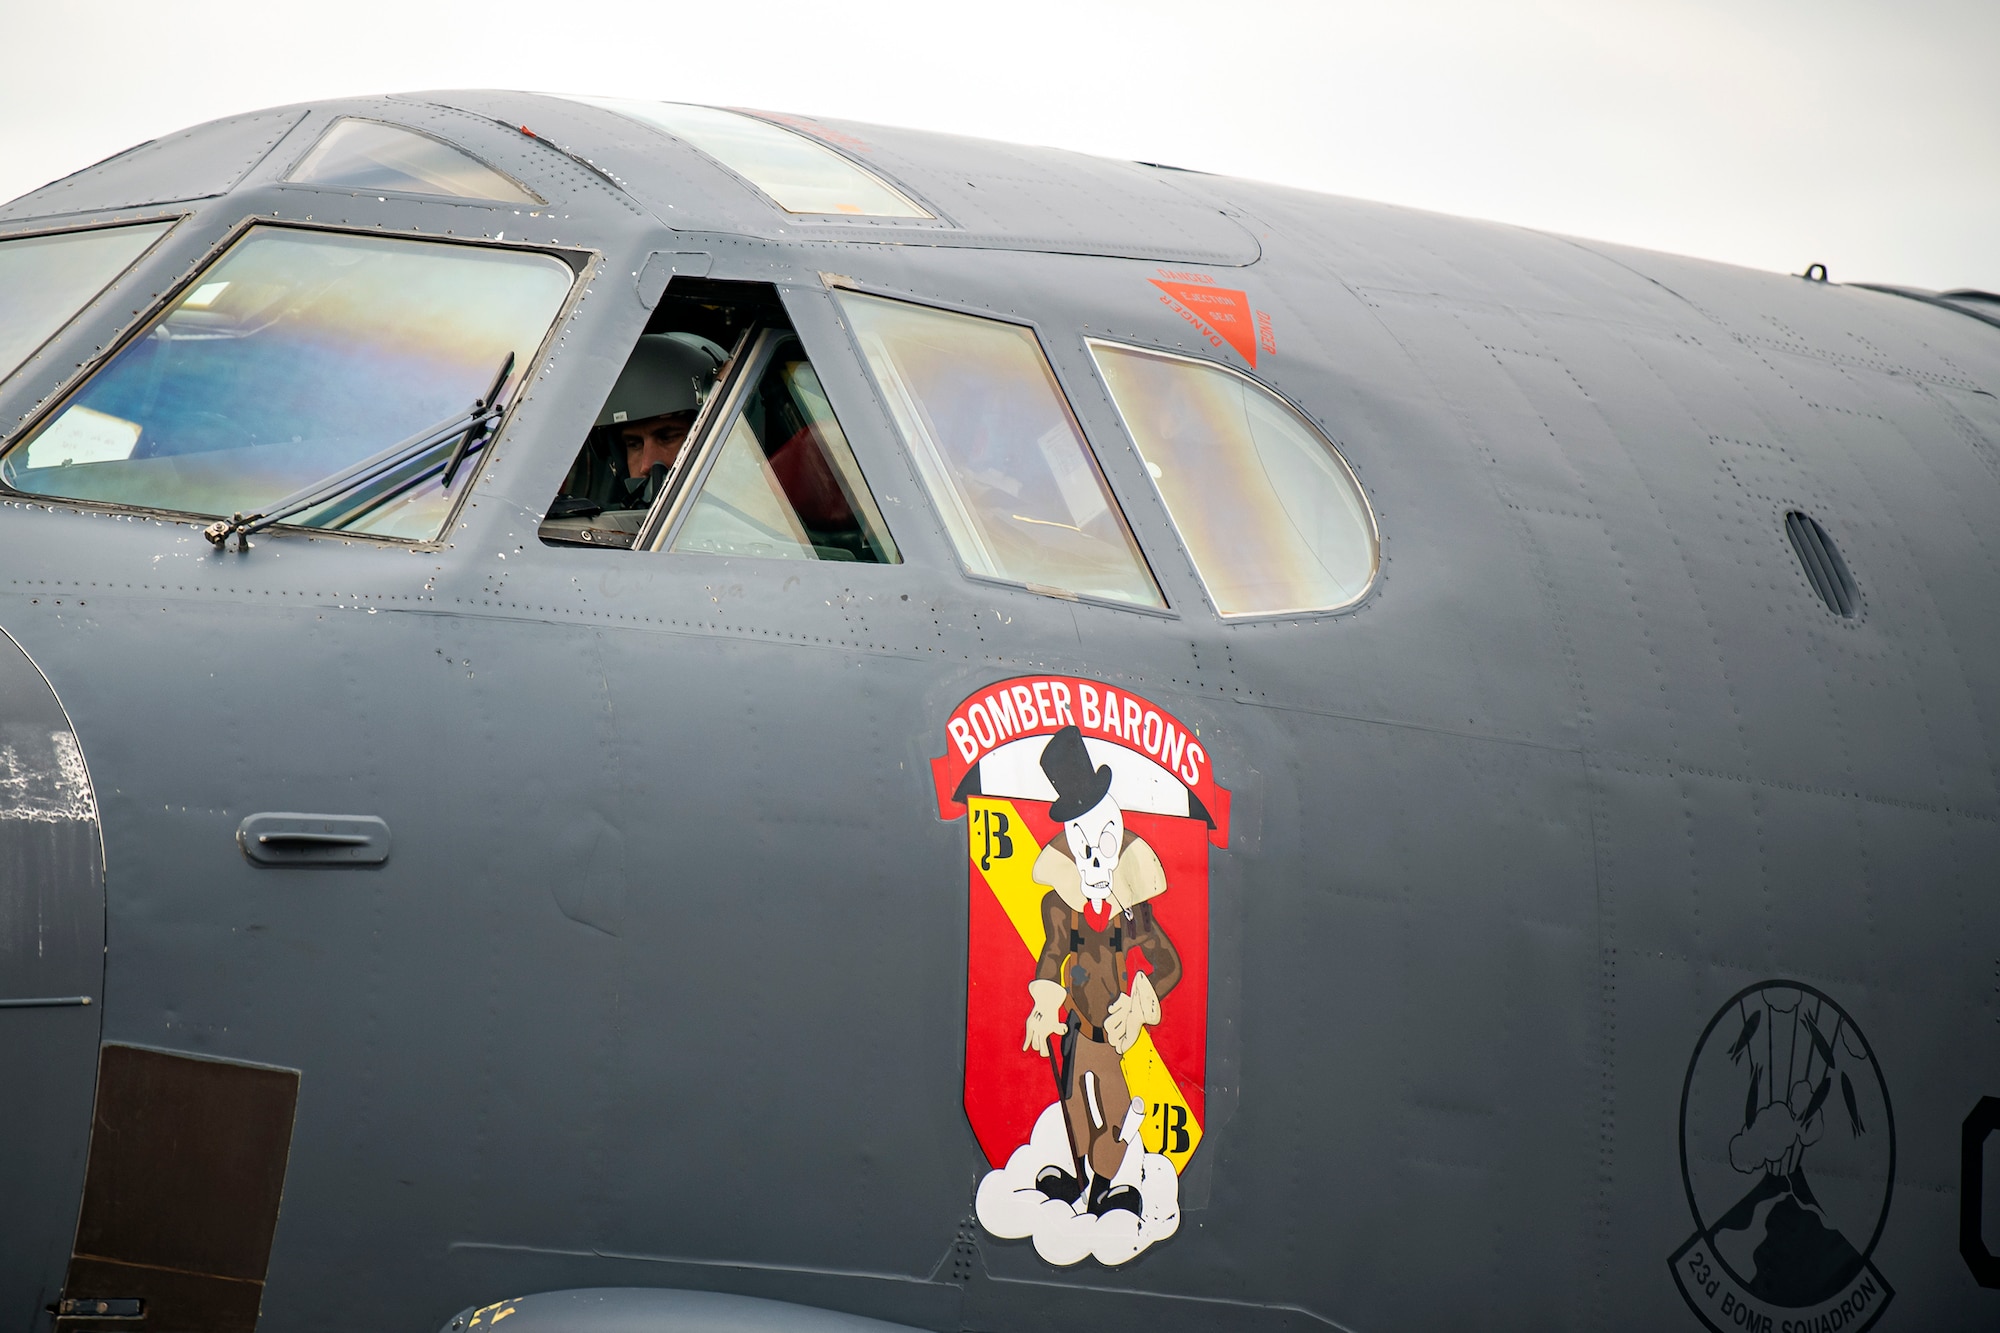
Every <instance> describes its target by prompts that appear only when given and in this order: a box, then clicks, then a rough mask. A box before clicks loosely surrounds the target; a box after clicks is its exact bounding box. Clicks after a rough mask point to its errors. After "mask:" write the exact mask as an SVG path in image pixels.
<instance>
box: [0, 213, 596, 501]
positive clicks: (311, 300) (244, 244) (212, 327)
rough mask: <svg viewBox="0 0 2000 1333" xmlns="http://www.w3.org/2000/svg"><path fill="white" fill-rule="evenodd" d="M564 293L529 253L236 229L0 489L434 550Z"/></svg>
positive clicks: (36, 437)
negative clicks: (425, 544) (419, 544)
mask: <svg viewBox="0 0 2000 1333" xmlns="http://www.w3.org/2000/svg"><path fill="white" fill-rule="evenodd" d="M575 282H576V273H575V270H573V269H572V268H571V267H570V265H569V264H567V263H566V262H564V261H563V260H561V259H559V258H557V257H555V256H554V255H550V254H544V253H539V252H535V251H526V250H514V249H505V248H501V247H497V246H482V245H472V244H454V243H450V242H442V241H416V240H407V239H402V238H397V237H389V236H375V235H355V234H350V233H342V232H324V231H311V230H305V229H302V228H296V227H283V226H273V225H263V226H255V227H251V228H249V229H248V230H247V231H245V232H244V233H243V234H242V235H241V236H240V237H238V238H237V240H236V241H235V242H234V244H232V245H231V246H230V247H229V248H228V249H227V250H226V251H224V252H223V254H222V255H221V256H220V257H219V258H218V259H216V260H215V261H214V262H213V263H212V264H210V265H209V266H208V268H207V269H206V270H205V271H204V272H202V273H201V275H200V276H199V277H197V278H196V279H195V280H194V281H193V282H192V283H191V284H189V286H188V287H187V288H186V289H185V290H184V291H183V292H181V293H180V295H179V296H178V297H176V298H175V299H174V300H173V301H172V303H171V304H169V305H168V306H167V308H166V309H165V311H163V312H162V313H161V314H159V315H158V316H157V317H155V318H154V319H153V320H152V321H151V322H150V323H149V324H147V325H146V326H145V327H144V328H143V329H142V330H141V331H140V332H139V334H138V335H137V336H136V337H134V338H132V339H131V340H130V341H128V342H127V343H126V344H125V345H124V346H123V347H122V348H120V349H119V350H118V351H117V352H116V353H115V354H113V355H112V356H111V358H110V359H109V360H108V361H106V362H105V363H104V364H103V366H101V367H100V368H99V369H98V370H97V371H96V373H94V374H93V375H92V376H91V377H90V378H89V379H88V380H86V381H85V382H84V383H83V384H82V386H81V387H79V388H78V389H77V390H76V391H75V392H73V393H72V394H70V395H69V396H68V398H66V399H65V400H64V401H62V402H61V403H59V404H58V405H57V406H56V407H55V409H54V410H53V411H51V412H49V413H48V414H47V415H46V416H45V417H44V418H43V419H42V420H41V421H40V422H39V423H38V424H37V425H36V426H35V427H34V428H33V429H32V430H31V431H30V432H29V433H28V434H27V435H26V436H24V437H23V438H22V439H21V440H20V441H18V442H17V443H16V444H14V445H13V447H11V448H10V449H9V450H8V451H7V453H6V455H5V456H4V457H0V482H4V483H5V484H6V485H7V486H8V487H10V488H12V489H13V490H14V491H16V492H21V493H26V494H30V495H43V496H51V497H60V498H63V499H69V500H80V501H84V502H92V503H104V504H111V505H119V506H129V507H135V508H143V509H151V510H164V511H167V512H170V513H176V514H185V515H197V516H206V517H215V518H218V519H223V520H230V521H239V520H240V522H241V523H242V524H243V525H246V526H247V525H250V524H253V523H257V524H262V523H264V522H265V521H269V522H276V521H282V522H284V523H285V524H288V525H291V526H296V527H306V528H318V529H324V530H333V531H338V532H343V533H360V534H366V535H369V536H376V537H391V538H401V539H404V540H411V541H429V540H434V539H436V538H437V537H438V536H439V535H440V532H441V530H442V528H443V526H444V523H445V522H446V520H447V518H448V517H449V515H450V513H451V511H452V508H453V507H454V505H455V504H456V501H457V497H458V496H459V495H461V494H462V493H463V492H464V490H465V487H466V486H467V485H468V484H469V478H470V477H471V475H472V474H473V472H475V471H476V470H477V468H476V464H477V459H476V458H474V457H472V455H474V454H476V453H477V452H478V451H479V450H480V449H481V448H482V447H483V444H484V441H485V440H486V439H488V438H491V435H492V432H493V430H494V429H496V428H497V422H498V420H499V413H500V411H501V409H502V407H503V406H504V404H505V402H506V401H507V399H508V398H509V396H510V394H511V392H512V388H513V386H514V385H517V384H519V383H520V382H521V381H522V379H523V378H524V375H525V372H526V371H527V370H528V368H529V367H530V366H531V365H532V363H533V362H534V359H535V357H536V355H537V353H538V352H539V350H540V348H541V346H542V343H543V340H544V339H545V338H546V337H547V336H548V332H549V329H550V327H551V326H552V325H553V323H554V322H555V319H556V316H557V314H558V313H560V311H561V310H562V308H563V303H564V301H565V300H566V299H567V298H568V295H569V292H570V290H571V288H572V287H573V286H574V284H575ZM217 526H218V527H225V526H228V525H227V524H221V525H217ZM213 535H214V529H211V536H213ZM244 535H247V534H244Z"/></svg>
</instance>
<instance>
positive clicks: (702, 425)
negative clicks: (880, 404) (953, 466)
mask: <svg viewBox="0 0 2000 1333" xmlns="http://www.w3.org/2000/svg"><path fill="white" fill-rule="evenodd" d="M647 328H648V332H646V333H644V334H642V335H641V336H640V337H639V340H638V342H637V344H636V345H635V346H634V347H633V349H632V351H631V353H630V355H628V356H627V357H626V360H625V366H624V368H623V369H622V370H621V371H620V372H619V374H618V379H617V380H616V382H615V383H613V385H612V387H611V392H610V393H609V394H607V395H606V397H605V399H604V405H603V407H602V408H601V409H599V411H598V414H597V420H596V423H595V424H594V426H593V427H592V429H591V430H590V431H589V432H588V433H587V434H586V435H585V437H584V440H583V447H582V448H581V449H579V450H578V451H577V455H576V462H575V463H574V464H572V465H571V467H570V470H569V475H568V476H566V477H565V478H564V479H563V483H562V489H561V491H559V492H558V493H557V495H556V497H555V499H554V501H553V502H551V504H550V505H549V511H548V516H547V518H545V519H544V520H543V522H542V525H541V536H542V540H544V541H547V542H560V543H578V544H582V545H590V546H614V547H616V546H623V547H629V546H632V545H634V544H635V542H637V543H639V544H642V545H644V546H645V547H647V548H648V549H651V550H660V549H665V550H669V551H678V552H700V553H705V554H709V555H726V556H750V557H755V558H760V559H774V560H848V561H859V562H862V563H864V564H895V563H897V562H898V561H899V560H900V559H901V558H902V557H901V556H900V555H898V554H897V551H896V543H895V541H894V540H893V539H892V538H891V537H890V536H889V528H888V525H887V524H886V523H884V522H883V521H882V512H881V510H880V509H879V508H877V507H876V504H875V497H874V495H873V494H871V493H870V491H869V489H868V482H867V480H866V479H865V478H863V476H862V475H861V468H860V465H859V464H858V463H857V462H856V461H855V458H854V453H853V451H852V450H851V449H850V448H849V447H848V443H847V435H846V432H844V431H842V430H841V428H840V422H839V420H838V419H837V418H835V416H834V414H833V405H832V404H831V403H830V402H828V401H827V396H826V390H825V388H824V387H823V386H822V385H821V384H820V379H819V374H818V372H817V371H815V370H814V369H813V365H812V361H811V359H810V358H809V357H808V356H807V355H806V350H805V346H804V344H803V343H801V342H800V341H799V336H798V334H797V333H796V332H794V331H793V329H792V326H791V320H790V318H789V317H788V315H787V314H786V311H785V306H784V302H783V301H782V300H781V299H780V298H779V296H778V293H777V289H776V288H774V287H772V286H770V285H769V284H766V283H751V282H724V281H711V280H709V279H705V278H686V277H680V278H675V279H674V280H673V283H672V285H671V286H669V287H668V289H667V291H666V294H665V296H664V297H663V299H662V300H661V301H660V303H659V306H658V307H657V308H656V309H655V310H654V312H653V317H652V319H651V320H650V321H649V323H648V325H647ZM725 347H727V348H729V349H731V350H729V351H724V350H723V349H724V348H725Z"/></svg>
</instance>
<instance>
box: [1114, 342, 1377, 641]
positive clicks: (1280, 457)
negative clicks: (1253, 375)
mask: <svg viewBox="0 0 2000 1333" xmlns="http://www.w3.org/2000/svg"><path fill="white" fill-rule="evenodd" d="M1090 350H1091V353H1092V355H1094V356H1095V357H1096V358H1097V365H1098V368H1099V370H1101V371H1102V372H1103V374H1104V379H1105V382H1106V383H1107V384H1108V385H1109V386H1110V388H1111V396H1112V399H1113V400H1114V401H1115V402H1116V404H1117V406H1118V412H1119V415H1121V416H1122V417H1123V418H1124V419H1125V425H1126V428H1127V429H1128V430H1130V431H1131V432H1132V439H1133V442H1134V443H1136V444H1137V445H1138V446H1139V453H1140V455H1141V456H1142V457H1143V458H1144V459H1145V461H1146V470H1147V471H1148V472H1149V473H1151V474H1152V477H1153V484H1154V485H1155V486H1157V487H1158V488H1159V491H1160V498H1161V499H1162V500H1164V501H1165V502H1166V506H1167V512H1168V514H1170V515H1171V516H1172V518H1173V521H1174V526H1175V527H1176V528H1177V529H1179V531H1180V535H1181V540H1182V541H1183V542H1185V543H1186V544H1187V549H1188V554H1189V555H1191V556H1192V557H1193V558H1194V563H1195V568H1196V569H1197V570H1199V571H1200V573H1201V580H1202V584H1203V585H1204V586H1205V587H1206V588H1207V589H1208V594H1209V596H1210V597H1211V598H1212V599H1213V600H1214V602H1215V607H1216V610H1217V611H1219V612H1221V613H1222V614H1223V615H1225V616H1249V615H1270V614H1275V613H1279V612H1285V611H1325V610H1331V609H1333V608H1335V607H1340V606H1345V605H1347V604H1348V603H1350V602H1353V601H1355V600H1356V599H1358V598H1359V597H1360V596H1361V594H1362V593H1364V592H1366V591H1367V590H1368V585H1369V583H1370V582H1371V581H1373V579H1374V577H1375V568H1376V563H1377V556H1378V544H1377V539H1376V535H1375V520H1374V517H1373V515H1372V514H1370V512H1369V509H1368V501H1367V498H1366V497H1365V496H1363V495H1362V493H1361V487H1360V484H1359V483H1357V482H1356V481H1355V479H1354V474H1353V473H1352V472H1351V471H1349V470H1348V467H1347V462H1346V460H1345V459H1343V458H1342V457H1341V456H1340V453H1339V451H1338V450H1336V449H1335V448H1334V447H1333V445H1332V444H1331V443H1330V442H1329V441H1328V440H1327V438H1326V437H1325V436H1324V435H1321V434H1320V433H1319V431H1317V430H1315V429H1314V428H1313V426H1312V423H1311V422H1309V421H1307V420H1306V419H1305V418H1304V417H1303V416H1301V415H1300V414H1299V413H1298V412H1297V411H1296V410H1295V409H1294V408H1293V407H1292V406H1291V405H1290V404H1289V403H1287V402H1285V401H1284V400H1283V399H1281V398H1279V397H1278V396H1277V395H1276V394H1274V393H1272V392H1271V391H1270V390H1269V389H1267V388H1265V387H1264V386H1263V385H1261V384H1258V383H1257V382H1256V381H1254V380H1252V379H1250V378H1248V377H1247V376H1244V375H1240V374H1238V373H1236V372H1235V371H1233V370H1229V369H1227V368H1225V367H1223V366H1218V365H1215V364H1214V363H1212V362H1208V361H1198V360H1194V359H1192V358H1190V357H1182V356H1172V355H1169V354H1167V353H1163V352H1151V351H1145V350H1142V349H1140V348H1136V347H1123V346H1119V345H1118V344H1116V343H1108V342H1099V341H1096V340H1092V342H1091V344H1090Z"/></svg>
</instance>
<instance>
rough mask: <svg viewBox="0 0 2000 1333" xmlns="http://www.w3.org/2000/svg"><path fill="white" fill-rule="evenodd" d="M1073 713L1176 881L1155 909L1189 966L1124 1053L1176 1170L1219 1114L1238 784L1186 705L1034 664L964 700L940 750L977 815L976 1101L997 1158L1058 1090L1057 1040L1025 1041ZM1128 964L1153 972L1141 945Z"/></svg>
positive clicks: (944, 806) (948, 802)
mask: <svg viewBox="0 0 2000 1333" xmlns="http://www.w3.org/2000/svg"><path fill="white" fill-rule="evenodd" d="M1067 726H1075V727H1076V728H1077V729H1078V731H1079V732H1080V733H1081V735H1082V737H1083V739H1084V743H1085V745H1086V747H1087V748H1088V750H1089V752H1090V758H1091V761H1092V763H1093V764H1096V765H1108V766H1109V767H1110V768H1111V770H1112V786H1111V796H1112V798H1113V799H1114V800H1115V801H1116V802H1117V804H1118V806H1119V807H1120V809H1121V810H1122V812H1123V817H1124V821H1125V827H1126V830H1127V832H1128V833H1129V834H1136V835H1137V836H1138V837H1140V838H1142V839H1144V840H1145V841H1146V842H1147V843H1148V844H1149V845H1150V846H1151V847H1152V849H1153V851H1154V852H1155V853H1156V854H1157V855H1158V857H1159V860H1160V865H1161V867H1162V869H1163V870H1164V871H1165V879H1166V888H1165V891H1164V892H1162V893H1160V894H1159V895H1158V896H1157V897H1155V898H1153V899H1152V900H1150V902H1149V903H1148V907H1149V908H1150V909H1151V911H1152V914H1153V917H1154V919H1155V920H1156V921H1157V923H1158V925H1159V927H1160V929H1161V930H1162V931H1163V932H1164V933H1165V935H1166V936H1167V937H1168V939H1170V940H1171V941H1172V943H1173V945H1174V947H1175V949H1176V950H1177V951H1178V953H1179V956H1180V963H1181V977H1180V980H1179V982H1178V984H1176V985H1175V986H1174V987H1173V988H1172V990H1171V991H1170V992H1169V993H1168V994H1166V995H1165V996H1163V997H1161V1000H1160V1020H1159V1022H1158V1023H1155V1024H1152V1025H1151V1026H1149V1027H1147V1028H1146V1029H1145V1031H1144V1034H1143V1035H1142V1036H1141V1037H1140V1038H1139V1039H1138V1041H1137V1042H1135V1043H1134V1044H1133V1045H1132V1046H1131V1048H1130V1049H1129V1050H1127V1051H1126V1052H1125V1053H1124V1055H1123V1056H1122V1057H1120V1059H1121V1066H1122V1069H1123V1072H1124V1075H1125V1079H1126V1082H1127V1083H1128V1085H1129V1086H1130V1090H1131V1092H1132V1093H1133V1094H1134V1095H1135V1096H1137V1097H1139V1098H1142V1099H1143V1100H1144V1102H1145V1105H1146V1110H1145V1121H1144V1126H1143V1128H1142V1130H1141V1137H1142V1140H1143V1143H1144V1146H1145V1149H1146V1150H1147V1151H1148V1152H1155V1153H1159V1154H1161V1155H1163V1156H1165V1157H1166V1158H1167V1159H1168V1160H1169V1161H1171V1162H1172V1163H1173V1166H1174V1169H1175V1170H1176V1171H1179V1170H1181V1169H1183V1168H1184V1167H1185V1166H1186V1165H1187V1160H1188V1158H1189V1157H1190V1156H1192V1155H1193V1153H1194V1151H1195V1149H1196V1148H1197V1147H1198V1146H1199V1145H1200V1143H1201V1136H1202V1126H1203V1124H1204V1122H1205V1120H1206V1115H1207V1106H1206V1095H1205V1094H1206V1088H1205V1080H1206V1078H1207V1066H1208V952H1209V951H1208V854H1209V848H1210V847H1211V846H1216V847H1222V846H1226V845H1227V843H1228V837H1229V793H1228V792H1227V791H1226V790H1225V789H1223V788H1221V787H1219V786H1217V785H1216V783H1215V780H1214V778H1213V776H1212V774H1211V773H1210V771H1209V762H1208V754H1207V751H1206V750H1205V749H1204V747H1203V746H1202V744H1201V741H1200V739H1199V737H1197V736H1195V735H1194V734H1193V733H1192V732H1191V731H1190V730H1189V729H1188V728H1187V727H1186V726H1184V725H1183V724H1182V723H1181V721H1180V720H1179V719H1178V718H1176V717H1174V716H1173V715H1172V714H1171V713H1168V712H1167V711H1165V710H1164V709H1162V708H1160V707H1159V706H1157V705H1156V704H1153V703H1151V702H1149V701H1147V700H1145V699H1142V698H1139V697H1138V696H1136V695H1130V694H1127V693H1125V692H1124V691H1122V690H1119V689H1117V688H1116V687H1114V686H1107V685H1104V684H1102V683H1100V682H1097V681H1089V680H1081V679H1078V678H1076V677H1072V676H1021V677H1016V678H1014V679H1012V680H1005V681H1001V682H998V683H997V684H994V685H992V686H990V687H988V688H986V689H983V690H981V691H980V692H979V693H977V694H975V695H972V696H971V697H969V698H967V699H966V700H965V701H964V702H963V703H961V704H960V705H959V706H958V707H957V708H956V709H954V710H953V712H952V714H951V717H950V718H949V719H947V722H946V726H945V732H946V741H947V745H946V749H945V753H944V755H943V757H942V758H939V759H934V760H932V761H931V767H932V776H933V778H934V779H935V782H936V787H937V799H938V814H939V816H940V817H941V818H944V819H956V818H959V817H961V816H963V817H964V818H965V821H966V824H965V827H966V857H967V871H968V890H969V894H970V902H969V911H968V920H969V923H970V929H969V931H968V936H967V941H966V943H967V959H966V977H967V994H966V1005H965V1113H966V1116H967V1118H968V1119H969V1120H970V1121H971V1123H972V1129H973V1133H974V1134H975V1135H977V1136H978V1139H979V1144H980V1147H981V1148H982V1149H983V1150H984V1151H985V1153H986V1157H987V1160H988V1162H990V1163H991V1164H992V1165H993V1166H995V1167H999V1166H1001V1165H1002V1164H1003V1163H1005V1162H1006V1161H1007V1160H1008V1156H1009V1154H1010V1153H1011V1152H1013V1150H1014V1149H1016V1148H1018V1147H1020V1146H1021V1145H1022V1144H1023V1143H1025V1142H1026V1141H1027V1139H1028V1136H1029V1133H1030V1131H1031V1130H1032V1129H1033V1127H1034V1125H1035V1121H1036V1118H1037V1116H1038V1115H1040V1114H1041V1113H1042V1111H1043V1110H1044V1108H1046V1107H1048V1106H1049V1105H1050V1103H1051V1102H1052V1101H1054V1100H1056V1094H1057V1086H1058V1084H1057V1078H1056V1074H1055V1070H1054V1067H1053V1062H1052V1052H1051V1050H1048V1049H1039V1050H1023V1049H1022V1043H1023V1036H1024V1026H1025V1021H1026V1019H1027V1015H1028V1012H1029V1010H1030V1008H1031V1007H1032V1001H1031V999H1030V995H1029V989H1028V983H1029V982H1030V981H1032V980H1033V979H1034V977H1035V969H1036V962H1037V958H1038V956H1039V955H1040V954H1041V952H1042V945H1043V925H1042V922H1043V915H1042V905H1043V901H1044V898H1045V896H1046V895H1047V894H1048V893H1049V892H1050V890H1049V888H1048V886H1046V885H1044V884H1042V883H1039V882H1037V881H1036V880H1035V879H1034V878H1033V875H1032V870H1033V867H1034V864H1035V859H1036V857H1037V855H1038V854H1039V853H1040V852H1041V850H1042V848H1043V847H1045V846H1046V845H1048V844H1049V842H1050V841H1051V840H1052V839H1054V840H1058V841H1060V840H1061V839H1062V838H1063V829H1062V826H1061V824H1059V823H1058V822H1057V821H1055V820H1052V819H1051V818H1050V817H1049V805H1050V802H1051V801H1052V800H1053V799H1054V797H1055V792H1054V789H1053V787H1052V786H1051V784H1050V782H1049V780H1048V778H1047V777H1046V776H1044V774H1043V772H1042V770H1041V767H1040V765H1039V760H1040V758H1041V754H1042V751H1043V749H1044V747H1045V746H1046V745H1047V743H1048V738H1049V737H1050V736H1052V735H1054V734H1055V733H1056V732H1058V731H1060V730H1061V729H1063V728H1064V727H1067ZM1127 966H1128V970H1129V971H1130V972H1132V973H1136V972H1139V971H1150V970H1151V968H1150V966H1149V964H1148V962H1147V960H1146V959H1145V958H1144V955H1143V952H1142V951H1140V950H1136V949H1135V950H1134V951H1133V952H1132V953H1131V955H1130V957H1129V960H1128V964H1127ZM1120 980H1121V983H1128V982H1129V977H1127V978H1121V979H1120ZM1051 1045H1052V1046H1053V1043H1051Z"/></svg>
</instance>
